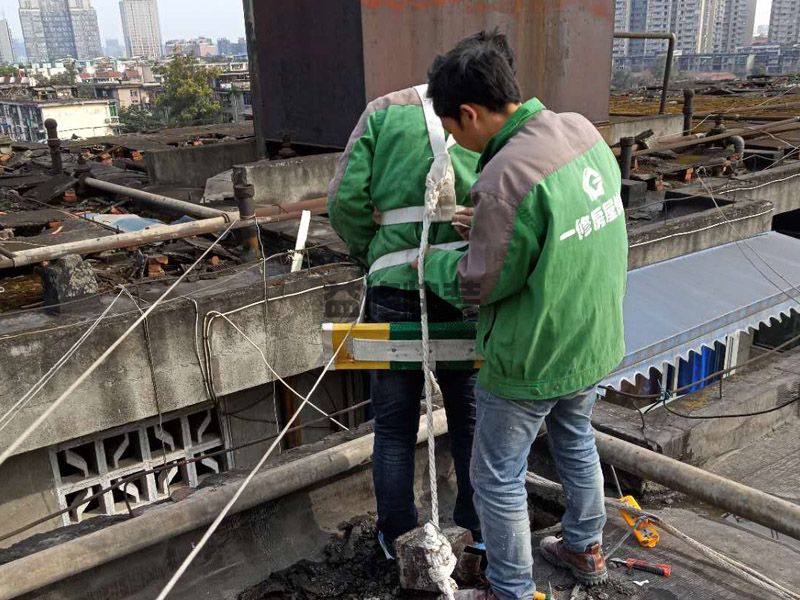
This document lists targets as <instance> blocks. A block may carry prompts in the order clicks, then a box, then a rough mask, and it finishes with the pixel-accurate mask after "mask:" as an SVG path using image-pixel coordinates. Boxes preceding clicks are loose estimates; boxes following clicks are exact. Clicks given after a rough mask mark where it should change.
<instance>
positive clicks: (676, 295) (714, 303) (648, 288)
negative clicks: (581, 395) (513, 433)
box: [603, 232, 800, 386]
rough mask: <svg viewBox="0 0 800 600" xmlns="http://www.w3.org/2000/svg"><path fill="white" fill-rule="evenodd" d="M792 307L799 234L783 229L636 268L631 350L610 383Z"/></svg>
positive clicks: (796, 297) (798, 306) (798, 301)
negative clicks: (786, 231) (790, 235)
mask: <svg viewBox="0 0 800 600" xmlns="http://www.w3.org/2000/svg"><path fill="white" fill-rule="evenodd" d="M768 265H769V266H768ZM770 267H771V268H770ZM773 269H774V270H773ZM793 288H795V289H793ZM791 310H795V311H797V312H800V240H798V239H795V238H792V237H789V236H786V235H782V234H779V233H775V232H769V233H765V234H763V235H758V236H755V237H752V238H749V239H747V240H745V241H743V242H733V243H730V244H725V245H723V246H717V247H715V248H709V249H707V250H701V251H700V252H695V253H693V254H687V255H686V256H680V257H678V258H673V259H670V260H666V261H664V262H661V263H656V264H653V265H648V266H646V267H642V268H640V269H635V270H633V271H631V272H630V273H628V291H627V294H626V296H625V344H626V355H625V358H624V360H623V361H622V363H621V365H620V366H619V367H618V368H617V370H615V371H614V372H613V373H612V374H611V375H609V377H608V378H606V380H604V381H603V384H604V385H612V386H617V385H619V383H620V382H621V381H622V380H627V381H631V382H633V381H634V380H635V378H636V375H637V374H642V375H647V374H648V373H649V371H650V368H651V367H655V368H656V369H658V370H659V371H660V370H661V368H662V366H663V364H664V363H665V362H666V363H675V362H676V361H677V360H678V358H687V357H688V355H689V352H690V351H692V350H694V351H699V350H700V349H701V348H702V347H703V346H708V347H713V346H714V342H716V341H724V340H725V337H726V336H728V335H730V334H733V333H735V332H737V331H748V330H749V329H755V328H757V327H758V326H759V325H760V324H762V323H768V322H769V320H770V319H772V318H781V316H782V315H783V316H788V315H789V313H790V311H791Z"/></svg>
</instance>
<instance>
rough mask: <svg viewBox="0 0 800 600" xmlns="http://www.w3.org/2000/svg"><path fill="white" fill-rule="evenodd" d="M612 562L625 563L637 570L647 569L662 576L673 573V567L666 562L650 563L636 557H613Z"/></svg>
mask: <svg viewBox="0 0 800 600" xmlns="http://www.w3.org/2000/svg"><path fill="white" fill-rule="evenodd" d="M611 562H612V563H616V564H618V565H625V566H626V567H628V568H629V569H635V570H636V571H645V572H647V573H653V574H655V575H661V576H662V577H669V576H670V575H671V574H672V567H671V566H670V565H666V564H661V563H659V564H650V563H648V562H646V561H643V560H637V559H635V558H612V559H611Z"/></svg>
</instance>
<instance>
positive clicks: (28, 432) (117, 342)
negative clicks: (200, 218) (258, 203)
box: [0, 221, 236, 466]
mask: <svg viewBox="0 0 800 600" xmlns="http://www.w3.org/2000/svg"><path fill="white" fill-rule="evenodd" d="M235 224H236V221H231V223H230V224H229V225H228V227H227V228H226V229H225V231H224V232H223V233H222V234H220V236H219V237H218V238H216V239H215V240H214V241H213V242H212V243H211V245H209V247H208V249H207V250H206V251H205V252H203V254H202V255H200V257H199V258H198V259H197V260H196V261H195V262H194V263H192V265H191V266H190V267H189V268H188V269H187V270H186V271H184V273H183V274H182V275H181V276H180V277H179V278H178V279H177V280H175V282H174V283H173V284H172V285H171V286H169V287H168V288H167V289H166V291H164V293H163V294H162V295H161V296H159V298H158V299H157V300H156V301H155V302H153V304H151V305H150V307H149V308H148V309H147V310H146V311H145V312H144V313H143V314H142V315H141V316H140V317H139V318H138V319H136V320H135V321H134V322H133V323H132V324H131V325H130V327H128V329H126V330H125V332H124V333H123V334H122V335H121V336H119V337H118V338H117V339H116V340H115V341H114V342H113V343H112V344H111V345H110V346H109V347H108V348H107V349H106V350H105V351H104V352H103V353H102V354H101V355H100V356H99V357H97V358H96V359H95V361H94V362H93V363H92V364H91V365H89V367H88V368H87V369H86V370H85V371H84V372H83V373H81V375H79V376H78V378H77V379H75V381H73V382H72V384H71V385H70V386H69V387H68V388H67V389H66V390H64V392H62V394H61V395H60V396H59V397H58V398H56V399H55V400H54V401H53V403H52V404H50V406H48V407H47V409H45V410H44V412H42V414H40V415H39V416H38V417H37V418H36V419H35V420H34V421H33V423H31V424H30V425H29V426H28V427H27V428H26V429H25V431H23V432H22V433H21V434H20V435H19V436H18V437H17V438H16V439H15V440H14V441H13V442H12V443H11V445H10V446H8V448H6V449H5V450H4V451H3V452H2V454H0V466H2V465H3V463H5V461H6V460H8V458H9V457H10V456H11V455H12V454H14V452H16V451H17V449H18V448H19V447H20V446H21V445H22V444H23V443H24V442H25V440H27V439H28V437H30V435H31V434H32V433H33V432H34V431H35V430H36V429H37V428H38V427H39V426H40V425H41V424H42V423H44V422H45V421H46V420H47V419H48V418H49V417H50V415H51V414H53V412H54V411H55V410H56V409H57V408H58V407H59V406H60V405H61V404H62V403H63V402H64V401H65V400H66V399H67V398H68V397H69V396H70V395H72V393H73V392H74V391H75V390H76V389H77V388H78V386H80V385H81V384H82V383H83V382H84V381H86V379H87V378H88V377H89V376H90V375H91V374H92V373H94V371H96V370H97V368H98V367H99V366H100V365H101V364H102V363H103V362H105V360H106V359H107V358H108V357H109V356H110V355H111V354H112V353H113V352H114V350H116V349H117V348H118V347H119V345H120V344H122V342H124V341H125V339H127V337H128V336H129V335H130V334H131V332H133V330H134V329H136V327H138V326H139V324H140V323H141V322H142V321H144V319H146V318H147V316H148V315H149V314H150V313H151V312H153V310H155V308H156V307H157V306H158V305H159V304H160V303H161V302H162V301H163V300H164V298H166V297H167V296H168V295H169V294H170V293H171V292H172V290H174V289H175V288H176V287H177V286H178V284H179V283H180V282H181V281H183V279H184V278H185V277H186V276H187V275H189V273H191V272H192V269H194V268H195V267H196V266H197V265H199V264H200V263H201V262H202V260H203V259H204V258H205V257H206V255H208V253H209V252H211V250H212V249H213V248H214V246H216V245H217V243H219V241H220V240H222V238H223V237H224V236H226V235H227V234H228V232H229V231H230V230H231V229H232V228H233V226H234V225H235Z"/></svg>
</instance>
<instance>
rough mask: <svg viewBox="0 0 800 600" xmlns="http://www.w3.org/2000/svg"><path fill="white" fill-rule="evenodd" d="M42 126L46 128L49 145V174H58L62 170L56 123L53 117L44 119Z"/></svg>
mask: <svg viewBox="0 0 800 600" xmlns="http://www.w3.org/2000/svg"><path fill="white" fill-rule="evenodd" d="M44 128H45V129H46V130H47V145H48V146H50V161H51V163H52V165H53V166H52V167H50V174H51V175H59V174H60V173H61V172H62V171H63V170H64V164H63V162H62V161H61V141H60V140H59V139H58V123H57V122H56V120H55V119H46V120H45V122H44Z"/></svg>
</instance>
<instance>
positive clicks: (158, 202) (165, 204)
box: [83, 177, 231, 222]
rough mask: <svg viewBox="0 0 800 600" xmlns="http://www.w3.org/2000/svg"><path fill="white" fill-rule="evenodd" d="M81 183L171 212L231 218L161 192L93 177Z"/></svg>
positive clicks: (224, 213)
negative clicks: (155, 192)
mask: <svg viewBox="0 0 800 600" xmlns="http://www.w3.org/2000/svg"><path fill="white" fill-rule="evenodd" d="M83 183H84V184H85V185H88V186H90V187H93V188H95V189H98V190H103V191H104V192H111V193H112V194H120V195H122V196H128V197H129V198H131V200H133V201H138V202H143V203H145V204H150V205H152V206H157V207H158V208H164V209H167V210H170V211H172V212H177V213H180V214H184V215H189V216H191V217H198V218H201V219H211V218H214V217H224V218H226V219H227V220H228V222H230V220H231V219H230V218H229V216H230V215H231V213H229V212H225V211H224V210H219V209H216V208H211V207H209V206H203V205H202V204H194V203H192V202H185V201H183V200H177V199H176V198H170V197H168V196H162V195H161V194H153V193H151V192H145V191H144V190H137V189H135V188H130V187H126V186H124V185H118V184H116V183H109V182H108V181H101V180H100V179H95V178H94V177H86V178H84V180H83Z"/></svg>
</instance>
